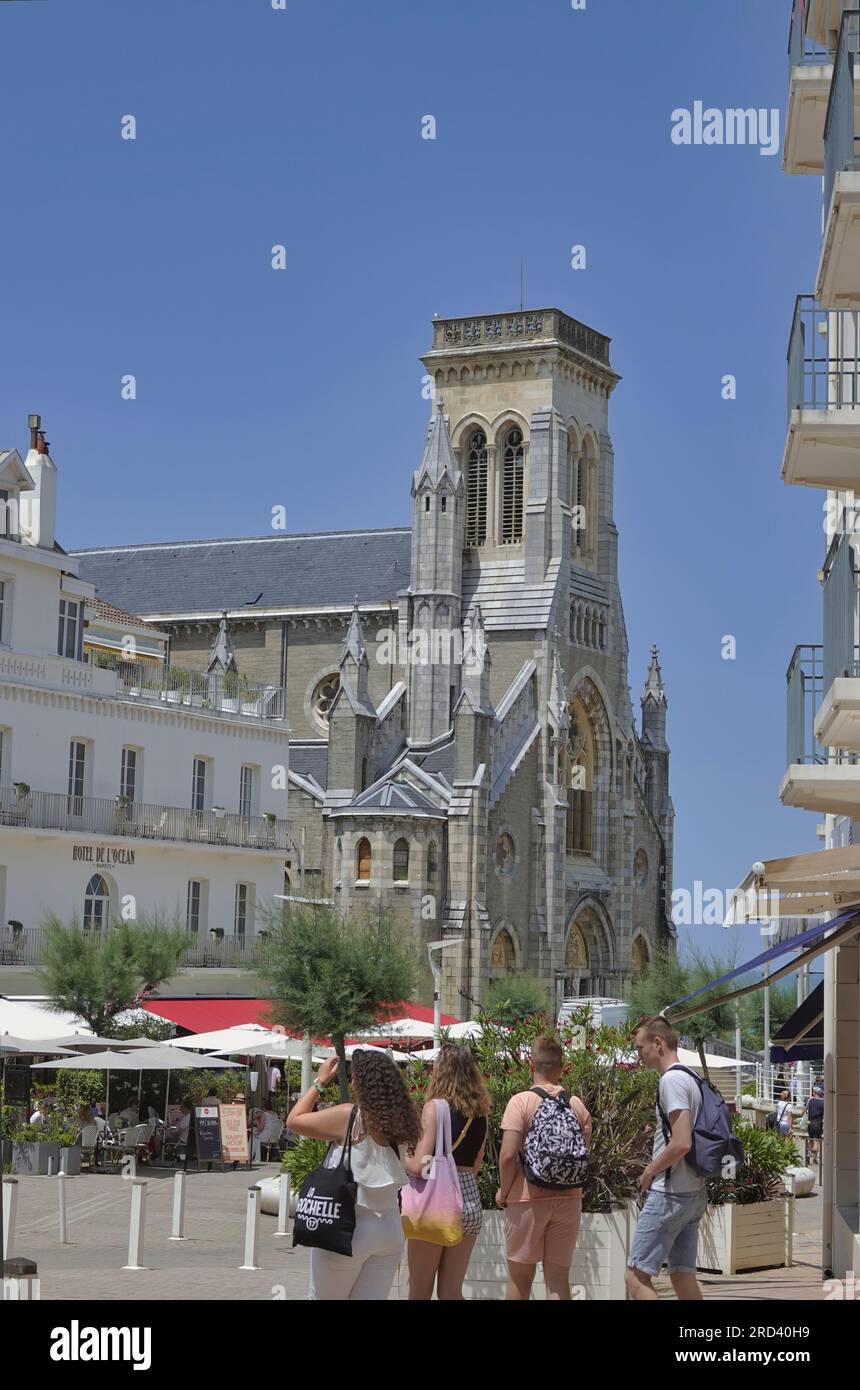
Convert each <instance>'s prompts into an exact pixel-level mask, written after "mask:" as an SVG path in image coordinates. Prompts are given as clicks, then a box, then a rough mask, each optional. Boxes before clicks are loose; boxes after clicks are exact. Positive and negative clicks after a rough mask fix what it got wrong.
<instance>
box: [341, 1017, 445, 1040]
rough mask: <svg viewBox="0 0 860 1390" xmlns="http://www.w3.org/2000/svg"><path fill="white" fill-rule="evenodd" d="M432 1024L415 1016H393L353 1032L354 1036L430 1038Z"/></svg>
mask: <svg viewBox="0 0 860 1390" xmlns="http://www.w3.org/2000/svg"><path fill="white" fill-rule="evenodd" d="M432 1036H433V1024H432V1023H421V1022H420V1021H419V1020H418V1019H417V1018H394V1019H392V1020H391V1022H390V1023H375V1024H374V1025H373V1027H372V1028H362V1029H359V1030H358V1031H357V1032H355V1033H354V1034H353V1037H356V1038H404V1039H406V1038H432Z"/></svg>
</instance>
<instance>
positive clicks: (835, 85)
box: [816, 5, 860, 309]
mask: <svg viewBox="0 0 860 1390" xmlns="http://www.w3.org/2000/svg"><path fill="white" fill-rule="evenodd" d="M858 55H860V11H858V9H857V8H856V5H855V8H854V9H852V10H849V11H846V13H845V14H844V15H843V17H842V26H841V28H840V31H839V43H838V45H837V49H836V56H835V59H834V64H833V82H832V84H831V88H830V96H829V98H828V102H827V117H826V120H825V126H824V243H823V246H822V250H821V261H820V263H819V266H818V281H817V285H816V290H817V294H818V299H819V301H820V303H821V305H822V307H823V308H825V309H841V308H853V309H860V273H858V267H860V143H858V135H857V132H858V131H860V109H858V102H860V56H858Z"/></svg>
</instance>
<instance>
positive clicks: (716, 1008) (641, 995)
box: [627, 950, 735, 1076]
mask: <svg viewBox="0 0 860 1390" xmlns="http://www.w3.org/2000/svg"><path fill="white" fill-rule="evenodd" d="M731 968H732V967H731V964H730V963H729V964H726V962H725V961H722V960H720V959H719V957H717V956H714V955H708V954H706V953H704V952H700V951H692V952H691V953H690V955H689V957H688V959H687V960H686V961H681V960H679V959H678V958H677V956H675V954H674V952H672V951H667V950H663V951H659V952H657V953H656V954H655V955H654V957H653V959H652V961H651V963H650V965H649V966H648V967H647V969H646V970H644V971H643V972H642V974H641V975H636V976H634V978H633V980H632V982H631V984H630V986H629V988H628V992H627V1000H628V1003H629V1005H630V1019H631V1022H633V1023H635V1022H636V1020H637V1019H639V1018H643V1017H648V1016H652V1015H654V1014H659V1013H662V1012H663V1010H664V1009H668V1006H669V1005H670V1004H672V1003H674V1001H675V1000H676V999H683V998H684V996H685V995H688V994H692V993H693V992H694V991H695V990H697V989H701V988H702V987H703V986H704V985H706V984H707V983H708V982H709V981H710V980H713V979H716V978H717V977H718V976H720V975H724V974H726V972H727V971H728V970H730V969H731ZM720 993H721V989H720V988H717V989H713V990H709V991H707V992H706V993H704V994H702V995H701V997H700V998H699V999H696V1000H694V1001H691V1002H694V1003H696V1004H710V1006H711V1007H710V1008H708V1009H706V1010H703V1011H702V1012H701V1013H697V1014H695V1015H694V1016H693V1017H692V1018H688V1019H684V1020H683V1021H682V1022H681V1023H679V1024H678V1030H679V1032H681V1033H682V1034H683V1035H684V1037H688V1038H690V1039H691V1041H692V1042H693V1044H694V1046H695V1047H696V1048H697V1049H698V1052H699V1061H700V1064H701V1067H702V1070H703V1072H704V1073H705V1075H706V1076H707V1074H708V1070H707V1067H706V1065H705V1040H706V1039H707V1038H711V1037H720V1036H721V1035H723V1036H724V1035H726V1034H728V1035H729V1037H730V1036H731V1034H732V1030H733V1029H734V1026H735V1010H734V1005H733V1004H720V1003H718V1002H717V1001H718V999H719V995H720ZM669 1022H670V1023H671V1022H672V1017H671V1014H670V1015H669Z"/></svg>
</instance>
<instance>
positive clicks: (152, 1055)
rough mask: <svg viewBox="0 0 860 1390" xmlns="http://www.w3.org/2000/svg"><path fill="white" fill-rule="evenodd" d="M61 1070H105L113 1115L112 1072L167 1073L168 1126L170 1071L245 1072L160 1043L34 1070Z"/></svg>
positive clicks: (44, 1064)
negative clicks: (111, 1097) (227, 1070)
mask: <svg viewBox="0 0 860 1390" xmlns="http://www.w3.org/2000/svg"><path fill="white" fill-rule="evenodd" d="M51 1067H53V1068H54V1069H55V1070H57V1071H105V1072H107V1083H106V1086H105V1110H107V1111H108V1113H110V1105H109V1101H110V1074H111V1072H112V1071H136V1072H140V1073H141V1076H142V1074H143V1072H145V1071H166V1072H167V1073H168V1077H167V1087H166V1089H165V1099H164V1122H165V1124H166V1123H167V1101H168V1099H169V1096H170V1072H172V1071H185V1070H187V1069H189V1068H190V1069H192V1070H199V1071H221V1070H226V1069H227V1068H230V1069H231V1070H234V1071H241V1070H242V1068H241V1067H240V1066H239V1064H238V1062H226V1061H224V1060H223V1058H221V1057H218V1058H214V1057H211V1058H210V1057H206V1058H204V1057H198V1056H197V1054H196V1053H194V1052H180V1051H179V1049H178V1048H166V1047H162V1046H161V1045H160V1044H158V1043H156V1044H155V1045H154V1046H152V1047H150V1048H136V1049H134V1050H133V1051H131V1052H94V1053H87V1054H83V1055H81V1056H78V1057H70V1058H62V1059H60V1060H59V1061H52V1062H37V1063H36V1065H35V1067H33V1068H31V1070H33V1071H40V1070H42V1069H45V1070H47V1069H49V1068H51Z"/></svg>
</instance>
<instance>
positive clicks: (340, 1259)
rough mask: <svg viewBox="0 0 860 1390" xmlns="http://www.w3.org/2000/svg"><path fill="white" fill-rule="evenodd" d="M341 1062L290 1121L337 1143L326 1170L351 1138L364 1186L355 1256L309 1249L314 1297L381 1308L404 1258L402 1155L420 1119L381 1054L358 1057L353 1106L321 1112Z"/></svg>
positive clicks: (363, 1052)
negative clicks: (322, 1100) (374, 1304)
mask: <svg viewBox="0 0 860 1390" xmlns="http://www.w3.org/2000/svg"><path fill="white" fill-rule="evenodd" d="M337 1065H338V1061H337V1058H336V1057H332V1058H330V1059H329V1060H328V1061H326V1062H323V1064H322V1066H321V1067H320V1069H319V1072H318V1073H317V1079H316V1081H315V1082H314V1084H313V1085H312V1086H311V1087H310V1089H309V1090H307V1091H305V1094H304V1095H303V1096H302V1098H301V1099H300V1100H298V1101H297V1102H296V1104H295V1105H294V1106H293V1108H292V1110H291V1111H290V1113H289V1115H288V1116H287V1126H288V1127H289V1129H291V1130H292V1131H293V1133H294V1134H302V1135H307V1137H308V1138H310V1139H331V1140H334V1141H335V1143H336V1146H337V1147H335V1148H334V1149H333V1150H332V1151H331V1153H330V1154H329V1156H328V1159H327V1166H328V1167H332V1168H334V1167H337V1165H338V1164H339V1163H340V1161H341V1158H342V1156H343V1150H344V1146H345V1145H346V1142H347V1138H348V1134H349V1131H350V1129H351V1136H352V1143H351V1146H349V1149H348V1153H349V1161H350V1167H351V1169H352V1178H353V1181H354V1182H355V1183H357V1184H358V1189H357V1192H356V1201H355V1231H354V1233H353V1237H352V1255H337V1254H334V1253H333V1252H332V1251H331V1250H318V1249H313V1250H311V1286H310V1294H309V1297H310V1298H311V1299H316V1300H320V1301H330V1300H347V1299H348V1300H350V1301H352V1302H354V1303H355V1302H365V1303H369V1302H370V1303H372V1302H380V1301H383V1300H384V1299H387V1298H388V1296H389V1294H390V1293H391V1285H392V1284H393V1282H394V1275H395V1272H396V1270H397V1266H398V1264H399V1262H400V1258H401V1255H402V1253H403V1240H404V1237H403V1227H402V1225H401V1223H400V1203H399V1201H398V1196H399V1193H400V1189H401V1187H403V1186H404V1184H405V1183H406V1181H407V1178H406V1172H405V1170H404V1167H403V1161H402V1156H403V1153H404V1152H405V1150H406V1148H407V1147H413V1146H414V1145H415V1144H417V1143H418V1140H419V1139H420V1137H421V1120H420V1117H419V1115H418V1111H417V1109H416V1107H415V1105H414V1104H413V1102H412V1099H411V1097H410V1095H409V1092H408V1090H407V1089H406V1083H405V1082H404V1080H403V1077H402V1076H401V1075H400V1072H399V1071H398V1070H397V1067H396V1066H395V1064H394V1062H392V1060H391V1058H390V1057H387V1056H386V1055H385V1053H384V1052H383V1051H382V1049H381V1048H378V1047H367V1048H356V1050H355V1052H353V1054H352V1062H351V1066H352V1076H351V1079H352V1092H353V1095H354V1097H355V1105H332V1106H330V1107H329V1109H327V1110H319V1111H317V1109H316V1106H317V1102H318V1100H319V1096H320V1092H321V1091H322V1089H323V1087H324V1086H327V1085H328V1083H329V1082H330V1081H331V1080H333V1078H334V1076H335V1074H336V1072H337Z"/></svg>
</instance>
